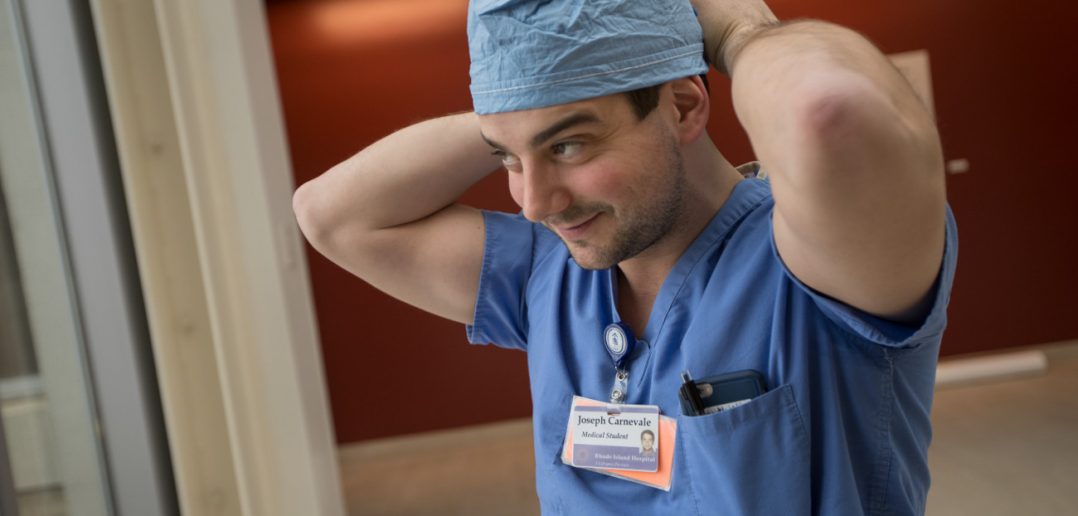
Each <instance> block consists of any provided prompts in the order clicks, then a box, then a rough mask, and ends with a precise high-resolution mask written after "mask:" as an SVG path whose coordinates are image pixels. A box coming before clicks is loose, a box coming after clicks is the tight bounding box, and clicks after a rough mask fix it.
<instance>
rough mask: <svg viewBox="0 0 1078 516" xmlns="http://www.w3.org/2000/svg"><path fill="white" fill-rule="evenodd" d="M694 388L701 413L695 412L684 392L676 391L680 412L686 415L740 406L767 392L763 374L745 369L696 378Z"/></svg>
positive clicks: (714, 411) (705, 413)
mask: <svg viewBox="0 0 1078 516" xmlns="http://www.w3.org/2000/svg"><path fill="white" fill-rule="evenodd" d="M695 383H696V389H697V392H699V394H700V401H701V402H703V408H704V410H703V413H702V414H697V413H696V411H694V410H693V407H692V403H691V402H690V401H689V400H688V399H687V398H686V397H685V393H684V392H680V393H678V400H679V401H680V402H681V413H682V414H684V415H687V416H696V415H707V414H714V413H716V412H722V411H724V410H730V409H732V408H736V407H740V406H741V405H744V404H746V403H748V402H750V401H752V400H753V398H756V397H757V396H759V395H761V394H763V393H765V392H767V384H766V383H765V382H764V376H763V375H762V374H760V373H759V372H758V371H754V370H751V369H746V370H744V371H736V372H733V373H726V374H721V375H718V376H712V377H709V378H704V379H702V380H696V381H695Z"/></svg>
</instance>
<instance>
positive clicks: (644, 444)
mask: <svg viewBox="0 0 1078 516" xmlns="http://www.w3.org/2000/svg"><path fill="white" fill-rule="evenodd" d="M654 446H655V436H653V435H651V434H649V433H645V434H642V435H641V436H640V447H641V448H643V449H644V450H650V449H652V448H653V447H654Z"/></svg>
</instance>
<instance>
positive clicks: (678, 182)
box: [559, 141, 685, 270]
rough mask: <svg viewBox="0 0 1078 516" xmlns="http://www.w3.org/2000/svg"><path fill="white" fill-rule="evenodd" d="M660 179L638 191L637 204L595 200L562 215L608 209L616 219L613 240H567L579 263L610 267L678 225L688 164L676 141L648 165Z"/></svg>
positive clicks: (628, 257) (644, 248)
mask: <svg viewBox="0 0 1078 516" xmlns="http://www.w3.org/2000/svg"><path fill="white" fill-rule="evenodd" d="M647 168H648V169H649V170H650V173H653V174H657V177H658V179H659V181H656V182H655V183H653V184H648V185H646V186H645V188H646V189H647V190H648V191H637V192H635V193H636V194H637V196H638V199H639V200H640V201H639V202H638V203H637V204H636V205H633V206H627V207H626V208H625V209H623V210H621V211H618V210H616V209H615V208H614V207H613V206H611V205H608V204H603V203H592V204H586V205H580V206H572V207H570V208H569V209H567V210H566V211H565V212H564V213H563V214H562V215H561V216H560V217H559V218H565V219H567V220H573V219H575V218H579V217H580V216H582V215H586V214H591V213H595V214H598V213H604V214H606V215H608V216H610V217H612V218H613V219H614V222H615V223H616V225H617V226H616V229H615V231H614V236H613V237H611V238H610V240H609V242H607V243H604V242H589V241H586V240H581V241H567V240H564V239H563V241H564V242H565V245H566V247H568V248H569V252H570V254H572V256H573V260H574V261H576V263H577V265H579V266H580V267H582V268H584V269H592V270H601V269H608V268H610V267H613V266H614V265H617V264H618V263H621V262H622V261H625V260H628V259H630V258H632V257H634V256H636V255H638V254H640V253H642V252H644V251H646V250H647V249H648V248H650V247H652V246H654V245H655V244H656V243H658V242H659V241H660V240H662V239H663V237H665V236H666V235H667V234H669V233H670V231H671V230H672V229H673V228H674V224H676V223H677V221H678V219H679V218H680V217H681V213H682V210H683V207H682V202H683V200H684V197H685V165H684V163H683V161H682V159H681V152H680V149H678V147H677V144H676V141H668V142H667V144H666V145H664V146H663V151H662V153H661V155H660V156H658V157H657V159H656V161H655V162H654V163H653V164H650V165H649V166H648V167H647Z"/></svg>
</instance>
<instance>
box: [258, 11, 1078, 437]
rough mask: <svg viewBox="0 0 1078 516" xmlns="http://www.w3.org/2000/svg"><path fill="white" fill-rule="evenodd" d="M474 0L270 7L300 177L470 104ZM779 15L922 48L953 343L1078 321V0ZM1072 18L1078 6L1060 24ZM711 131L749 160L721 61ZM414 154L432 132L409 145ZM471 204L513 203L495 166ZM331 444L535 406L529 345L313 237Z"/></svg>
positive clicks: (1066, 331) (1076, 326)
mask: <svg viewBox="0 0 1078 516" xmlns="http://www.w3.org/2000/svg"><path fill="white" fill-rule="evenodd" d="M466 3H467V2H466V0H306V1H284V0H271V1H270V2H269V3H268V17H269V27H270V32H271V38H272V42H273V46H274V53H275V57H276V64H277V70H278V80H279V85H280V92H281V97H282V102H283V105H284V113H285V119H286V124H287V130H288V138H289V142H290V150H291V154H292V160H293V165H294V170H295V176H296V183H297V184H300V183H302V182H304V181H307V180H309V179H311V178H313V177H315V176H317V175H318V174H320V173H321V172H322V171H324V170H326V169H327V168H329V167H331V166H332V165H334V164H335V163H337V162H339V161H341V160H343V159H344V158H346V157H348V156H349V155H350V154H352V153H354V152H356V151H358V150H359V149H361V148H363V147H364V146H366V145H368V144H370V143H372V142H374V141H375V140H377V139H378V138H379V137H381V136H383V135H385V134H387V133H389V132H391V131H393V130H395V129H398V128H401V127H404V126H406V125H408V124H411V123H413V122H417V121H419V120H423V119H425V118H429V117H432V116H436V115H440V114H444V113H449V112H453V111H462V110H467V109H469V108H470V98H469V96H468V53H467V42H466V37H465V30H464V23H465V6H466ZM769 4H770V5H771V6H772V8H773V9H774V10H775V12H776V13H777V14H778V15H779V16H780V17H782V18H784V19H788V18H794V17H802V16H804V17H809V16H811V17H814V18H822V19H826V20H830V21H834V22H837V23H841V24H844V25H847V26H849V27H852V28H854V29H857V30H859V31H861V32H863V33H865V34H866V35H867V36H868V37H869V38H871V39H872V40H873V41H875V42H876V43H877V44H878V45H879V46H880V47H881V48H882V49H883V50H884V51H885V52H888V53H892V52H901V51H906V50H914V49H920V48H925V49H928V50H929V53H930V56H931V61H932V74H933V87H934V96H935V104H936V113H937V117H938V119H939V126H940V131H941V134H942V136H943V141H944V150H945V153H946V157H947V159H958V158H964V159H967V160H969V162H970V163H971V170H970V172H968V173H966V174H961V175H956V176H951V177H950V178H949V181H948V188H949V191H948V197H949V199H950V203H951V206H952V209H953V210H954V212H955V216H956V218H957V219H958V224H959V231H960V234H959V236H960V239H961V251H960V260H959V269H958V275H957V279H956V281H955V288H954V293H953V297H952V302H951V308H950V316H951V325H950V328H949V330H948V333H947V336H946V338H945V340H944V346H943V354H945V355H950V354H958V353H967V352H973V351H983V350H990V349H998V348H1004V347H1012V346H1025V345H1032V344H1040V343H1045V342H1052V341H1058V340H1064V339H1069V338H1075V337H1078V295H1076V292H1078V273H1076V272H1075V268H1074V264H1078V232H1076V231H1074V230H1073V229H1072V227H1073V224H1074V223H1075V222H1076V221H1078V203H1075V202H1074V201H1075V196H1076V194H1078V178H1076V176H1075V173H1074V170H1073V168H1072V167H1069V166H1068V163H1069V158H1070V155H1069V153H1068V151H1069V150H1070V147H1069V146H1070V145H1071V144H1072V141H1073V140H1074V138H1075V137H1076V136H1078V123H1076V120H1078V110H1076V109H1075V105H1076V102H1075V92H1076V91H1078V90H1076V89H1075V86H1076V81H1075V77H1076V73H1075V71H1074V68H1075V66H1076V64H1078V63H1076V62H1075V59H1074V54H1073V52H1071V51H1070V50H1069V48H1070V47H1071V45H1070V43H1071V42H1072V41H1071V40H1072V39H1073V37H1072V36H1071V33H1072V32H1073V30H1074V29H1073V27H1072V26H1071V25H1073V20H1078V8H1076V7H1074V4H1071V3H1063V2H1057V1H1055V0H1031V1H1028V2H1024V3H1017V2H986V1H984V0H952V1H948V2H940V1H938V0H909V1H906V2H901V3H899V2H860V1H854V0H812V1H793V0H774V1H772V2H769ZM1068 20H1069V21H1070V22H1071V23H1068ZM711 79H712V81H711V83H712V98H713V99H715V101H714V102H713V104H714V105H715V107H714V110H713V114H712V123H711V133H712V136H713V137H714V139H715V140H716V142H718V145H719V147H720V148H721V149H723V150H724V152H725V153H726V154H727V157H728V158H729V159H730V160H731V161H732V162H735V163H738V162H741V161H747V160H750V159H751V158H752V151H751V148H750V147H749V144H748V141H747V139H746V138H745V136H744V133H743V132H742V131H741V129H740V127H739V126H738V124H737V121H736V119H735V118H734V115H733V112H732V110H731V109H730V106H729V102H728V101H724V99H728V98H729V88H728V84H727V82H726V80H725V79H724V78H720V77H717V76H715V75H714V74H712V78H711ZM416 151H417V152H421V151H422V149H416ZM466 201H469V202H471V203H476V204H482V205H483V206H485V207H491V208H495V209H503V210H509V211H515V206H514V205H513V204H512V201H511V200H510V199H509V197H508V195H507V193H506V188H505V184H504V179H503V176H501V175H494V176H492V177H491V178H490V179H488V180H487V181H486V182H484V183H482V184H480V185H478V186H477V187H476V188H474V189H473V191H472V192H470V193H469V194H468V196H467V197H466ZM308 257H309V261H310V269H311V279H312V282H313V286H314V294H315V303H316V306H317V311H318V322H319V326H320V330H321V335H322V349H323V354H324V358H325V364H326V373H327V379H328V385H329V392H330V399H331V404H332V410H333V416H334V421H335V425H336V430H337V438H338V441H340V442H342V443H347V442H353V441H361V440H366V439H372V438H377V437H384V436H390V435H398V434H405V433H411V432H420V431H426V430H434V429H441V428H449V427H455V426H461V425H466V424H475V423H482V422H490V421H497V420H502V419H506V418H514V417H524V416H527V415H529V413H530V401H529V395H528V381H527V369H526V365H525V356H524V354H523V353H519V352H511V351H504V350H500V349H496V348H494V347H483V346H469V345H468V344H467V343H466V340H465V336H464V328H463V327H462V326H461V325H459V324H456V323H451V322H446V321H443V320H441V319H438V318H436V317H434V316H430V315H428V314H425V313H423V312H420V311H418V310H415V309H413V308H410V307H408V306H406V305H404V304H402V303H400V302H397V301H395V300H392V299H390V298H388V297H386V296H384V295H382V294H380V293H378V292H377V291H375V290H374V289H372V288H370V287H369V286H367V285H366V284H364V283H363V282H362V281H360V280H358V279H355V278H353V277H351V276H349V275H348V274H347V273H345V272H343V271H341V270H340V269H338V268H337V267H335V266H334V265H333V264H331V263H330V262H328V261H327V260H325V259H324V258H322V257H321V256H320V255H318V254H317V253H314V252H313V251H312V250H310V249H309V248H308Z"/></svg>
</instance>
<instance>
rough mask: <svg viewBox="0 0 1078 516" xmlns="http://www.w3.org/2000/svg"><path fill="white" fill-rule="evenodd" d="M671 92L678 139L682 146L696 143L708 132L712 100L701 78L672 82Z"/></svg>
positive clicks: (670, 83) (694, 77)
mask: <svg viewBox="0 0 1078 516" xmlns="http://www.w3.org/2000/svg"><path fill="white" fill-rule="evenodd" d="M668 84H669V85H670V92H671V95H672V96H673V101H674V107H675V108H676V109H677V116H678V119H677V132H678V139H679V141H680V142H681V143H682V144H687V143H692V142H694V141H696V139H697V138H699V137H700V135H702V134H704V133H706V132H707V121H708V117H709V116H710V115H711V99H710V98H708V91H707V88H706V87H705V86H704V81H703V80H701V79H700V77H699V76H696V75H694V76H692V77H686V78H684V79H677V80H674V81H670V82H669V83H668Z"/></svg>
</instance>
